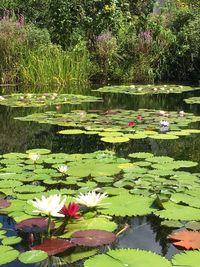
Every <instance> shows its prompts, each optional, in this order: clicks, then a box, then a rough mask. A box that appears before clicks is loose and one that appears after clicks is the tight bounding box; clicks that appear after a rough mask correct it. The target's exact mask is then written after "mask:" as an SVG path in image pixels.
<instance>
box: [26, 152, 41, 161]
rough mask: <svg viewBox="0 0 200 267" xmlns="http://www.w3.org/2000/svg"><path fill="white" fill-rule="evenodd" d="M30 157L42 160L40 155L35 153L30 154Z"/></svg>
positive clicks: (34, 159)
mask: <svg viewBox="0 0 200 267" xmlns="http://www.w3.org/2000/svg"><path fill="white" fill-rule="evenodd" d="M28 157H29V159H31V160H33V161H36V160H38V159H39V158H40V155H39V154H37V153H34V154H29V155H28Z"/></svg>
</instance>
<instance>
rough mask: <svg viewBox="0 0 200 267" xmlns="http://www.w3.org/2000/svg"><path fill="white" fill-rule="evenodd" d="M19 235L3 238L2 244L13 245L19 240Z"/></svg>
mask: <svg viewBox="0 0 200 267" xmlns="http://www.w3.org/2000/svg"><path fill="white" fill-rule="evenodd" d="M21 240H22V239H21V237H19V236H10V237H6V238H4V239H3V241H2V244H3V245H15V244H18V243H20V242H21Z"/></svg>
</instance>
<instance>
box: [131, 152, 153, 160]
mask: <svg viewBox="0 0 200 267" xmlns="http://www.w3.org/2000/svg"><path fill="white" fill-rule="evenodd" d="M128 156H129V157H131V158H139V159H146V158H151V157H153V154H152V153H148V152H138V153H131V154H129V155H128Z"/></svg>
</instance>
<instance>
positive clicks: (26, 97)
mask: <svg viewBox="0 0 200 267" xmlns="http://www.w3.org/2000/svg"><path fill="white" fill-rule="evenodd" d="M96 101H101V98H98V97H95V96H85V95H75V94H57V93H43V94H33V93H28V94H11V95H3V96H0V105H5V106H10V107H42V106H51V105H62V104H73V105H77V104H81V103H84V102H96Z"/></svg>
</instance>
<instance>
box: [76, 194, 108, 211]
mask: <svg viewBox="0 0 200 267" xmlns="http://www.w3.org/2000/svg"><path fill="white" fill-rule="evenodd" d="M107 197H108V195H107V193H103V194H101V193H96V192H95V191H91V192H88V193H87V194H82V193H80V195H79V196H78V197H77V198H75V200H76V201H77V202H78V203H79V204H81V205H84V206H87V207H89V208H93V207H96V206H100V205H102V204H100V202H101V201H102V200H103V199H105V198H107Z"/></svg>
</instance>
